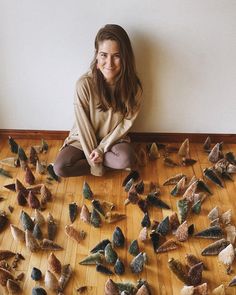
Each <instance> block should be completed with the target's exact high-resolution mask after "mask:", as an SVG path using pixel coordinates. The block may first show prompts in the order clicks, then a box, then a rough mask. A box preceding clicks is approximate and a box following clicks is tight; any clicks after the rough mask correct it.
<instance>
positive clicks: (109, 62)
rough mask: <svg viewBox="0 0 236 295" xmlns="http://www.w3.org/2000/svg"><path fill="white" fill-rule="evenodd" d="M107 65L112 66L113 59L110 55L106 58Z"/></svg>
mask: <svg viewBox="0 0 236 295" xmlns="http://www.w3.org/2000/svg"><path fill="white" fill-rule="evenodd" d="M107 65H108V66H109V67H112V66H113V59H112V57H108V58H107Z"/></svg>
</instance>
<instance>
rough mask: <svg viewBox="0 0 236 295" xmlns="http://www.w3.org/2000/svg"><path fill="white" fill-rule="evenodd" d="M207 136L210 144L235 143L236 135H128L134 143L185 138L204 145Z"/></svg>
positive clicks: (146, 133) (135, 133) (153, 133)
mask: <svg viewBox="0 0 236 295" xmlns="http://www.w3.org/2000/svg"><path fill="white" fill-rule="evenodd" d="M207 136H210V138H211V141H212V142H215V143H217V142H221V141H223V142H224V143H236V134H221V133H219V134H218V133H159V132H151V133H149V132H144V133H140V132H134V133H130V137H131V140H132V141H136V142H154V141H155V142H183V141H184V140H185V139H186V138H188V139H189V141H190V142H196V143H204V141H205V140H206V138H207Z"/></svg>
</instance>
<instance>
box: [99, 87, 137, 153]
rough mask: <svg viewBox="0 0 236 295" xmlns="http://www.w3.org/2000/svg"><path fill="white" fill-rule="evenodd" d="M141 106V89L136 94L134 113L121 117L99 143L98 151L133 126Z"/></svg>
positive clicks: (104, 150) (102, 149) (103, 149)
mask: <svg viewBox="0 0 236 295" xmlns="http://www.w3.org/2000/svg"><path fill="white" fill-rule="evenodd" d="M140 108H141V90H139V91H138V94H137V109H136V111H135V113H133V114H132V115H129V116H128V117H127V118H123V120H121V121H120V122H119V123H118V124H117V125H116V127H115V128H114V129H113V130H111V131H110V132H109V133H108V134H107V135H106V136H105V137H104V138H103V139H102V140H101V141H100V143H99V145H98V147H97V150H98V152H101V153H105V152H107V151H108V150H109V148H110V147H111V146H112V145H113V144H114V143H116V142H117V141H119V140H120V139H122V138H123V137H124V136H125V135H126V134H127V133H128V131H129V130H130V128H131V127H132V126H133V123H134V121H135V119H136V118H137V116H138V114H139V111H140Z"/></svg>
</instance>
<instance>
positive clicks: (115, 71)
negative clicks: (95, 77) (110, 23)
mask: <svg viewBox="0 0 236 295" xmlns="http://www.w3.org/2000/svg"><path fill="white" fill-rule="evenodd" d="M97 69H99V70H100V71H101V73H102V74H103V76H104V78H105V80H106V82H107V84H108V85H110V86H112V85H114V84H115V79H116V77H117V76H118V75H119V73H120V70H121V61H120V51H119V45H118V44H117V42H116V41H112V40H104V41H103V42H101V43H100V44H99V50H98V54H97Z"/></svg>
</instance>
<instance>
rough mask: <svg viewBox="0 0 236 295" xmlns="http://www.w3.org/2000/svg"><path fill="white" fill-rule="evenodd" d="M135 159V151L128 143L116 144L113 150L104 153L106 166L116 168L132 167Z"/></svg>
mask: <svg viewBox="0 0 236 295" xmlns="http://www.w3.org/2000/svg"><path fill="white" fill-rule="evenodd" d="M135 161H136V156H135V152H134V150H133V149H132V147H131V146H130V145H129V144H127V143H122V144H116V145H114V146H113V147H112V149H111V151H110V152H107V153H105V155H104V162H105V166H107V167H110V168H114V169H125V168H132V167H133V166H134V164H135Z"/></svg>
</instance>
